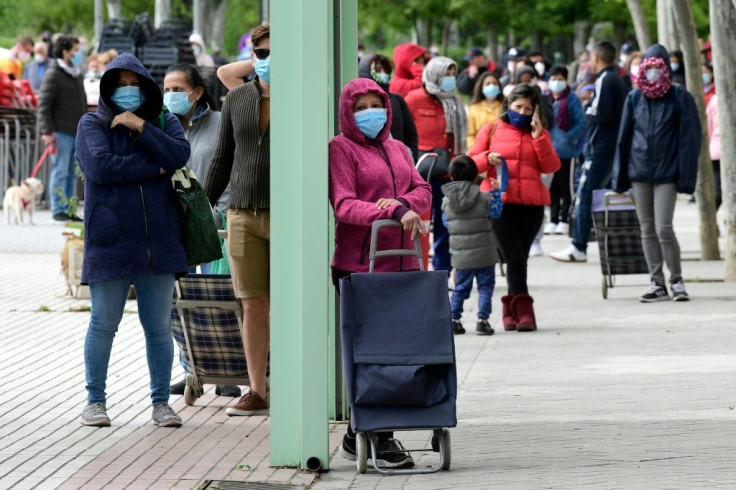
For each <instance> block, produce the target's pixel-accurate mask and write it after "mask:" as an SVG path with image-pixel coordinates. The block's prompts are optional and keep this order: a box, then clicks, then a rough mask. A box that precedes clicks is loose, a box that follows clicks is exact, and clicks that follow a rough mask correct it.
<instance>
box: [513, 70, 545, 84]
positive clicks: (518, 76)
mask: <svg viewBox="0 0 736 490" xmlns="http://www.w3.org/2000/svg"><path fill="white" fill-rule="evenodd" d="M525 73H528V74H530V75H531V76H532V77H534V78H538V76H539V74H538V73H537V71H536V70H535V69H534V68H532V67H531V66H522V67H521V68H519V69H518V70H516V74H515V75H514V79H515V80H516V83H517V84H520V83H521V76H522V75H523V74H525Z"/></svg>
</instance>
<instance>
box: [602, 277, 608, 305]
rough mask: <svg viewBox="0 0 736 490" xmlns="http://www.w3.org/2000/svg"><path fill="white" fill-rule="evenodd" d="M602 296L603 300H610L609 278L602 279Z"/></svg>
mask: <svg viewBox="0 0 736 490" xmlns="http://www.w3.org/2000/svg"><path fill="white" fill-rule="evenodd" d="M601 294H602V295H603V299H608V278H607V277H606V276H603V277H602V278H601Z"/></svg>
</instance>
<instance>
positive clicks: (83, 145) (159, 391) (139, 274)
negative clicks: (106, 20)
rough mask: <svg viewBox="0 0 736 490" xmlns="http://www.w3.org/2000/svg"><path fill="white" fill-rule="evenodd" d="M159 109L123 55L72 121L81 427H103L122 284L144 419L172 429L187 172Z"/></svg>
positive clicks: (173, 131) (152, 91)
mask: <svg viewBox="0 0 736 490" xmlns="http://www.w3.org/2000/svg"><path fill="white" fill-rule="evenodd" d="M162 107H163V97H162V94H161V89H160V88H159V86H158V85H157V84H156V82H155V81H154V79H153V77H152V76H151V74H150V73H149V72H148V70H146V69H145V68H144V67H143V64H142V63H141V62H140V61H139V60H138V58H136V57H135V56H133V55H132V54H130V53H123V54H122V55H120V56H118V57H117V58H115V60H113V61H112V63H110V65H109V66H108V68H107V71H105V73H104V74H103V75H102V79H101V80H100V104H99V105H98V106H97V112H95V113H88V114H85V115H84V116H83V117H82V119H81V120H80V122H79V129H78V131H77V139H76V146H77V158H78V161H79V167H80V168H81V169H82V172H83V173H84V177H85V179H84V202H85V205H84V262H83V264H82V283H83V284H89V290H90V295H91V298H92V315H91V318H90V322H89V328H88V330H87V337H86V339H85V342H84V364H85V374H86V380H87V406H86V407H85V408H84V411H83V412H82V417H81V422H82V424H84V425H88V426H96V427H106V426H109V425H110V417H108V415H107V409H106V406H105V401H106V393H105V386H106V381H107V369H108V364H109V363H110V352H111V350H112V344H113V339H114V338H115V334H116V332H117V330H118V327H119V325H120V321H121V320H122V318H123V312H124V311H123V310H124V309H125V300H126V299H127V297H128V291H129V290H130V284H131V283H132V284H133V285H134V286H135V290H136V296H137V298H138V317H139V319H140V322H141V325H142V326H143V331H144V332H145V338H146V356H147V358H148V371H149V374H150V378H151V401H152V404H153V420H154V422H155V423H156V424H157V425H159V426H165V427H178V426H180V425H181V417H179V416H178V415H177V414H176V412H175V411H174V410H173V409H172V408H171V407H170V406H169V383H170V382H171V362H172V360H173V358H174V345H173V342H172V341H171V298H172V297H173V295H174V281H175V280H176V277H177V276H181V275H184V274H186V272H187V257H186V252H185V250H184V245H183V244H182V238H181V237H182V235H183V216H182V210H181V206H180V205H179V200H178V199H177V198H176V194H175V193H174V189H173V187H172V186H171V176H172V174H173V172H174V171H176V170H177V169H180V168H182V167H183V166H184V165H186V163H187V160H189V152H190V149H189V143H188V142H187V139H186V136H185V135H184V131H183V130H182V127H181V124H180V123H179V121H178V120H177V119H176V117H174V116H173V115H171V114H162V113H161V108H162ZM138 355H142V353H139V354H138Z"/></svg>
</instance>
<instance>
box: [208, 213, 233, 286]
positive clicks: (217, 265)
mask: <svg viewBox="0 0 736 490" xmlns="http://www.w3.org/2000/svg"><path fill="white" fill-rule="evenodd" d="M215 209H217V214H219V215H220V219H221V220H222V229H223V230H227V219H226V218H225V213H223V212H222V210H221V209H220V208H215ZM220 246H221V247H222V258H221V259H220V260H216V261H214V262H212V267H211V268H210V274H230V262H229V261H228V260H227V241H225V240H223V239H222V238H220Z"/></svg>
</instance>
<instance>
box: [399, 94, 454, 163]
mask: <svg viewBox="0 0 736 490" xmlns="http://www.w3.org/2000/svg"><path fill="white" fill-rule="evenodd" d="M405 100H406V105H407V106H409V112H411V117H412V118H414V125H416V127H417V134H418V135H419V151H430V150H432V149H434V148H444V149H446V150H448V151H450V153H452V145H450V141H449V138H448V135H447V133H446V132H445V130H446V129H447V124H446V123H445V109H444V108H443V107H442V104H441V103H440V102H438V101H437V100H436V99H434V98H432V97H430V96H429V94H427V92H426V91H425V90H424V89H423V88H418V89H416V90H412V91H411V92H409V95H407V96H406V99H405Z"/></svg>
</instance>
